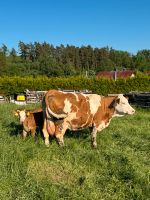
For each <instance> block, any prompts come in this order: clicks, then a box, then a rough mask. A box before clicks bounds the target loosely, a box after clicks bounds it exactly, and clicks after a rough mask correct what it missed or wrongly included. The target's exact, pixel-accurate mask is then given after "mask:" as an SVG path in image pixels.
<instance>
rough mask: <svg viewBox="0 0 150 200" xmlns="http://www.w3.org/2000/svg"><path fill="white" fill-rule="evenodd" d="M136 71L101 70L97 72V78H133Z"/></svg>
mask: <svg viewBox="0 0 150 200" xmlns="http://www.w3.org/2000/svg"><path fill="white" fill-rule="evenodd" d="M135 75H136V72H135V71H134V70H128V69H124V70H114V71H100V72H98V73H97V74H96V77H97V78H109V79H115V80H116V79H117V78H128V77H130V78H132V77H135Z"/></svg>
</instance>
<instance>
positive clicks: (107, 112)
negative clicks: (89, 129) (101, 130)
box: [101, 97, 115, 120]
mask: <svg viewBox="0 0 150 200" xmlns="http://www.w3.org/2000/svg"><path fill="white" fill-rule="evenodd" d="M114 100H115V97H104V98H103V101H102V105H101V106H102V108H103V110H104V112H103V115H104V116H103V117H104V118H107V120H109V119H111V118H112V117H113V115H114V113H115V109H114V107H113V102H114Z"/></svg>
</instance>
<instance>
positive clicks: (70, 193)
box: [0, 104, 150, 200]
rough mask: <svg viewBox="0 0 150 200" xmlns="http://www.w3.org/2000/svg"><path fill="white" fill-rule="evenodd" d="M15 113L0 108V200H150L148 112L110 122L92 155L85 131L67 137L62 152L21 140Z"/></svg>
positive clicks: (40, 142)
mask: <svg viewBox="0 0 150 200" xmlns="http://www.w3.org/2000/svg"><path fill="white" fill-rule="evenodd" d="M30 107H31V106H30ZM16 108H18V106H16V105H14V104H0V113H1V115H0V199H1V200H15V199H17V200H39V199H41V200H58V199H62V200H63V199H66V200H68V199H70V200H124V199H126V200H148V199H150V110H144V109H140V108H137V109H136V114H135V115H133V116H126V117H123V118H114V119H113V120H112V121H111V123H110V125H109V127H108V128H107V129H105V130H103V131H102V133H99V134H98V136H97V143H98V147H97V149H92V147H91V144H90V134H89V131H88V130H85V131H82V132H80V133H78V132H67V134H66V136H65V146H64V147H59V146H58V144H57V143H56V141H55V139H52V141H51V145H50V147H49V148H47V147H45V145H44V142H43V139H42V137H41V136H40V135H38V137H37V140H36V141H35V140H34V139H33V138H32V137H31V136H29V137H28V138H27V139H26V140H22V139H21V137H20V131H21V129H20V126H19V122H18V119H17V118H16V117H15V116H14V115H13V110H15V109H16Z"/></svg>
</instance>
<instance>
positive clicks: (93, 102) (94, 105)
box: [87, 94, 101, 115]
mask: <svg viewBox="0 0 150 200" xmlns="http://www.w3.org/2000/svg"><path fill="white" fill-rule="evenodd" d="M87 96H88V98H89V104H90V111H91V114H93V115H95V113H96V112H97V110H98V107H99V106H100V105H101V103H100V102H101V97H100V96H99V95H97V94H89V95H87Z"/></svg>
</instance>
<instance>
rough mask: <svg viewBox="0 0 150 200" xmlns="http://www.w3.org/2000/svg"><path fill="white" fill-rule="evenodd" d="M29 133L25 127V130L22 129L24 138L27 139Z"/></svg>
mask: <svg viewBox="0 0 150 200" xmlns="http://www.w3.org/2000/svg"><path fill="white" fill-rule="evenodd" d="M27 134H28V132H27V131H25V130H24V129H23V131H22V137H23V139H25V138H26V137H27Z"/></svg>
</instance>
